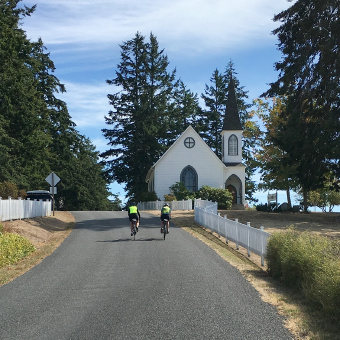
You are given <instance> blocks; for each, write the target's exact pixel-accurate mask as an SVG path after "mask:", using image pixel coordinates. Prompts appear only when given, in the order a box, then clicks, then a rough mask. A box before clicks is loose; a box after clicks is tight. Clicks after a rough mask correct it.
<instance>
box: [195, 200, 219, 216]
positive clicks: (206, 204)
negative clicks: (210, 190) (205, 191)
mask: <svg viewBox="0 0 340 340" xmlns="http://www.w3.org/2000/svg"><path fill="white" fill-rule="evenodd" d="M194 206H195V208H196V207H198V208H202V209H204V210H205V211H209V212H211V213H213V214H215V215H217V207H218V204H217V202H212V201H207V200H202V199H200V198H196V199H195V203H194Z"/></svg>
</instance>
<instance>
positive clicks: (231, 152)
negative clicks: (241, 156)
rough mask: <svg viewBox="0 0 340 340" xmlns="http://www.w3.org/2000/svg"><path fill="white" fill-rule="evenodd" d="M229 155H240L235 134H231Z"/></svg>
mask: <svg viewBox="0 0 340 340" xmlns="http://www.w3.org/2000/svg"><path fill="white" fill-rule="evenodd" d="M228 155H229V156H237V155H238V140H237V137H236V136H235V135H231V136H230V137H229V140H228Z"/></svg>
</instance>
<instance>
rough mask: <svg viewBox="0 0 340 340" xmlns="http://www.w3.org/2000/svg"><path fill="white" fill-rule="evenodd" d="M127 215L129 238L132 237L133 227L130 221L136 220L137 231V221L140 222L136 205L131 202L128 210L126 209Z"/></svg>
mask: <svg viewBox="0 0 340 340" xmlns="http://www.w3.org/2000/svg"><path fill="white" fill-rule="evenodd" d="M128 215H129V220H130V229H131V236H133V232H132V231H133V225H132V220H134V219H135V220H137V226H136V227H137V231H138V227H139V221H140V213H139V210H138V208H137V205H136V203H135V202H131V204H130V206H129V208H128Z"/></svg>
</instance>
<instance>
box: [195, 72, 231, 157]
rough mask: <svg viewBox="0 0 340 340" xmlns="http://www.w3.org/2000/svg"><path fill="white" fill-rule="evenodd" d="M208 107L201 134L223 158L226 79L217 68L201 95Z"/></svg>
mask: <svg viewBox="0 0 340 340" xmlns="http://www.w3.org/2000/svg"><path fill="white" fill-rule="evenodd" d="M201 97H202V99H203V100H204V103H205V106H206V109H205V110H204V111H203V112H202V115H201V119H200V120H199V126H200V128H201V129H200V130H201V136H202V138H203V139H204V141H205V142H206V143H207V144H208V145H209V147H210V148H211V149H212V150H213V151H214V152H215V154H216V155H217V156H218V157H219V158H221V156H222V154H221V153H222V150H221V143H222V137H221V131H222V127H223V118H224V113H225V108H226V98H227V87H226V79H225V77H224V76H223V74H221V73H220V72H219V71H218V70H217V69H216V70H215V71H214V72H213V75H212V76H211V78H210V85H207V84H206V85H205V90H204V93H202V95H201Z"/></svg>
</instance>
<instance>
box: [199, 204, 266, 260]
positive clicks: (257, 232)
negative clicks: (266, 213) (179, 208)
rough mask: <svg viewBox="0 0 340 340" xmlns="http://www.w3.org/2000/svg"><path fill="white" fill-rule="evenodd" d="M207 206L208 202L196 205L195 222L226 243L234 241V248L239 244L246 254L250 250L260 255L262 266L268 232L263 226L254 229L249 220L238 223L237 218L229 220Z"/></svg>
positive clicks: (237, 247)
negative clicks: (214, 233) (205, 204)
mask: <svg viewBox="0 0 340 340" xmlns="http://www.w3.org/2000/svg"><path fill="white" fill-rule="evenodd" d="M209 208H210V206H209V204H207V207H206V208H204V207H200V206H198V205H196V206H195V222H197V223H199V224H200V225H201V226H204V227H206V228H209V229H210V230H212V231H214V232H216V233H217V234H218V235H220V236H223V237H225V239H226V242H227V243H228V242H229V241H231V242H234V243H235V244H236V249H239V247H240V246H241V247H243V248H245V249H247V251H248V256H250V253H251V252H253V253H254V254H257V255H259V256H261V265H262V266H264V258H265V255H266V249H267V241H268V238H269V236H270V234H269V233H267V232H265V231H264V230H263V227H261V229H256V228H253V227H251V226H250V222H248V223H247V224H246V225H245V224H242V223H239V222H238V219H235V221H233V220H229V219H227V216H224V217H222V216H221V215H220V214H217V213H215V212H212V211H209ZM216 211H217V208H216Z"/></svg>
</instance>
